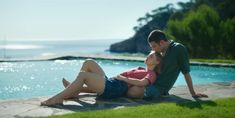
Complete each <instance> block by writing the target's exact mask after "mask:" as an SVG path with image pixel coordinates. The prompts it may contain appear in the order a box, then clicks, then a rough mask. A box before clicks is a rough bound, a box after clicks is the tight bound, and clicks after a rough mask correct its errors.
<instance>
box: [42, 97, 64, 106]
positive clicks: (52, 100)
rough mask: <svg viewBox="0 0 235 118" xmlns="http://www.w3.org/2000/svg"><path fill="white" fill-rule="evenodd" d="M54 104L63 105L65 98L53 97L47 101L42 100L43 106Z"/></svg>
mask: <svg viewBox="0 0 235 118" xmlns="http://www.w3.org/2000/svg"><path fill="white" fill-rule="evenodd" d="M52 105H63V99H59V98H56V97H52V98H49V99H48V100H46V101H43V102H41V106H52Z"/></svg>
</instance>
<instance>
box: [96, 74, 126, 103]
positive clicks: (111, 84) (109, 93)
mask: <svg viewBox="0 0 235 118" xmlns="http://www.w3.org/2000/svg"><path fill="white" fill-rule="evenodd" d="M105 79H106V80H105V88H104V92H103V93H102V94H101V95H99V96H98V99H113V98H118V97H122V96H125V95H126V93H127V91H128V84H127V83H126V82H123V81H121V80H117V79H114V78H109V79H108V78H107V77H105Z"/></svg>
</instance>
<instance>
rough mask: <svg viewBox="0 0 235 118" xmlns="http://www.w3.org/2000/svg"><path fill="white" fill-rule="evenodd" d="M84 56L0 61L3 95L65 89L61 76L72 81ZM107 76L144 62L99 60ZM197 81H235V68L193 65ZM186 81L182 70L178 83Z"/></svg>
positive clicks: (26, 95) (45, 93)
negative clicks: (28, 60) (53, 59)
mask: <svg viewBox="0 0 235 118" xmlns="http://www.w3.org/2000/svg"><path fill="white" fill-rule="evenodd" d="M83 62H84V60H83V59H81V60H55V61H31V62H0V99H12V98H30V97H36V96H49V95H54V94H56V93H58V92H59V91H61V90H63V85H62V82H61V80H62V78H63V77H65V78H66V79H67V80H69V81H73V80H74V79H75V78H76V76H77V74H78V72H79V70H80V68H81V65H82V63H83ZM97 62H98V63H99V64H100V65H101V67H102V68H103V69H104V71H105V72H106V75H107V76H108V77H111V76H114V75H117V74H118V73H121V72H123V71H125V70H127V69H130V68H134V67H137V66H145V65H144V64H143V63H142V62H130V61H113V60H97ZM190 73H191V76H192V78H193V83H194V84H197V85H198V84H208V83H213V82H231V81H235V69H234V68H225V67H206V66H191V72H190ZM179 85H186V82H185V80H184V78H183V75H182V74H180V76H179V77H178V79H177V81H176V83H175V86H179Z"/></svg>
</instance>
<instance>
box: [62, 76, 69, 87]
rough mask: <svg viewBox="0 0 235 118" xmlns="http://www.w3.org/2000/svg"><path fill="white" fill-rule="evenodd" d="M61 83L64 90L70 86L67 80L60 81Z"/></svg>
mask: <svg viewBox="0 0 235 118" xmlns="http://www.w3.org/2000/svg"><path fill="white" fill-rule="evenodd" d="M62 83H63V85H64V87H65V88H66V87H67V86H69V85H70V82H69V81H68V80H66V79H65V78H63V79H62Z"/></svg>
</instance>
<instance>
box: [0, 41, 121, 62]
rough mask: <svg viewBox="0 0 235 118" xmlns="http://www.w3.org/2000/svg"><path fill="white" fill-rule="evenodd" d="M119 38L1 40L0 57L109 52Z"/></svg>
mask: <svg viewBox="0 0 235 118" xmlns="http://www.w3.org/2000/svg"><path fill="white" fill-rule="evenodd" d="M118 41H119V40H74V41H8V42H6V41H5V42H4V41H0V59H3V58H5V59H24V58H27V59H28V58H39V57H47V56H56V55H67V54H104V53H105V54H109V52H108V51H107V50H108V49H109V46H110V45H111V44H112V43H114V42H118Z"/></svg>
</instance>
